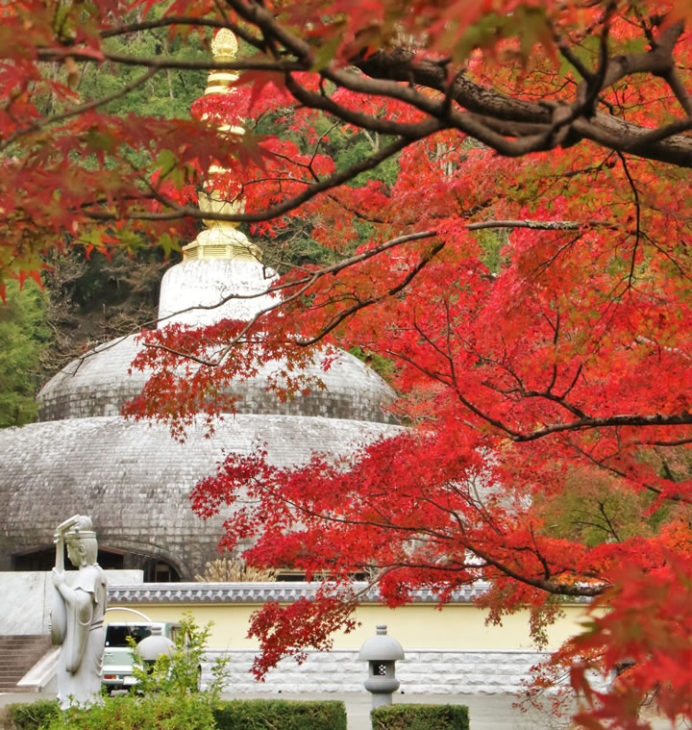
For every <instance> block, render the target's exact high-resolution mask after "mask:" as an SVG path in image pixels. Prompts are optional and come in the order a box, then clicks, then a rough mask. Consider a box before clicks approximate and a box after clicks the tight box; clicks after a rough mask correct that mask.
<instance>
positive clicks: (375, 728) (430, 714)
mask: <svg viewBox="0 0 692 730" xmlns="http://www.w3.org/2000/svg"><path fill="white" fill-rule="evenodd" d="M371 717H372V730H430V729H431V728H435V730H469V708H468V707H466V706H465V705H406V704H401V705H384V706H383V707H378V708H377V709H375V710H373V711H372V713H371Z"/></svg>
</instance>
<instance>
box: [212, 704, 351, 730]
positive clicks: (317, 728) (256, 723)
mask: <svg viewBox="0 0 692 730" xmlns="http://www.w3.org/2000/svg"><path fill="white" fill-rule="evenodd" d="M214 718H215V719H216V726H217V728H218V729H219V730H269V729H270V728H281V730H346V708H345V706H344V703H343V702H337V701H329V702H293V701H290V700H234V701H233V702H224V703H222V704H221V706H220V707H218V708H217V709H215V710H214Z"/></svg>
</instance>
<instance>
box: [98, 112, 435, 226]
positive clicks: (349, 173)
mask: <svg viewBox="0 0 692 730" xmlns="http://www.w3.org/2000/svg"><path fill="white" fill-rule="evenodd" d="M436 127H437V122H434V121H433V122H431V123H430V124H429V125H427V126H426V125H423V126H422V132H421V135H422V136H421V137H405V138H404V137H402V138H401V139H398V140H395V141H394V142H392V143H391V144H389V145H387V147H384V148H383V149H382V150H380V151H379V152H376V153H374V154H372V155H370V156H369V157H366V158H365V159H364V160H362V161H361V162H356V163H354V164H352V165H350V166H349V167H348V168H346V169H345V170H343V171H341V172H337V173H334V174H333V175H330V176H329V177H326V178H324V179H323V180H322V181H320V182H317V183H314V184H313V185H310V186H308V187H307V188H306V190H305V191H304V192H302V193H298V194H297V195H294V196H293V197H291V198H288V199H287V200H285V201H284V202H283V203H278V204H277V205H275V206H273V207H271V208H267V209H266V210H264V211H263V212H260V213H237V214H234V213H229V214H221V213H212V212H202V211H201V210H200V209H199V208H197V207H193V206H189V205H177V204H175V203H174V202H173V201H170V202H169V203H168V206H169V207H171V208H173V210H172V211H171V212H168V213H150V212H146V211H141V212H130V213H129V214H128V215H129V217H130V218H131V219H133V220H150V221H155V220H158V221H162V220H176V219H178V218H182V217H187V218H199V219H202V218H203V219H207V220H218V221H229V222H244V223H258V222H260V221H266V220H271V219H272V218H277V217H279V216H281V215H283V214H284V213H288V212H290V211H291V210H294V209H295V208H298V207H300V206H301V205H302V204H303V203H305V202H307V201H308V200H310V199H312V198H314V197H315V196H316V195H319V194H320V193H322V192H325V191H327V190H330V189H331V188H335V187H338V186H339V185H342V184H344V183H346V182H348V181H349V180H351V179H353V178H354V177H357V176H358V175H359V174H360V173H362V172H366V171H368V170H372V169H373V168H375V167H377V166H378V165H380V164H381V163H382V162H384V161H385V160H387V159H388V158H389V157H391V156H393V155H395V154H396V153H397V152H400V151H401V150H402V149H404V148H406V147H408V146H409V145H410V144H413V143H414V142H416V141H418V140H419V139H422V138H424V137H427V136H429V135H430V134H432V133H433V132H434V131H436ZM84 212H85V215H87V216H88V217H89V218H92V219H94V220H99V221H104V222H108V221H114V220H118V219H119V216H118V214H117V213H114V212H109V211H101V210H91V209H89V208H88V207H85V209H84Z"/></svg>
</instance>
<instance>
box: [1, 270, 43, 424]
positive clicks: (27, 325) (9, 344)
mask: <svg viewBox="0 0 692 730" xmlns="http://www.w3.org/2000/svg"><path fill="white" fill-rule="evenodd" d="M45 312H46V295H45V293H44V292H42V291H41V290H40V289H39V287H38V286H37V285H36V284H35V283H34V282H33V281H27V282H25V284H24V286H23V287H21V288H20V286H19V284H18V282H16V281H10V282H8V285H7V304H6V306H4V307H0V428H5V427H7V426H22V425H24V424H25V423H30V422H31V421H33V420H34V418H35V417H36V413H37V409H38V408H37V404H36V401H35V400H34V394H35V392H36V389H37V387H38V385H39V382H40V370H41V354H42V352H43V350H44V348H45V347H46V343H47V342H48V340H49V337H50V330H49V328H48V326H47V324H46V320H45Z"/></svg>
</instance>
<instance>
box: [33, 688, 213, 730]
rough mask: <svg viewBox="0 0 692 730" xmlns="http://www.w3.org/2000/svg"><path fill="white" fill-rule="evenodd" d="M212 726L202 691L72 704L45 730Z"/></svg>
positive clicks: (200, 729) (194, 729) (174, 729)
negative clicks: (76, 705) (86, 706)
mask: <svg viewBox="0 0 692 730" xmlns="http://www.w3.org/2000/svg"><path fill="white" fill-rule="evenodd" d="M213 727H215V724H214V716H213V714H212V709H211V706H210V704H209V701H208V699H207V698H206V697H205V696H204V695H203V694H192V693H190V694H176V695H170V694H158V695H151V696H148V697H138V696H136V695H124V696H119V697H109V698H107V699H106V700H105V701H104V703H103V704H101V705H92V706H91V707H89V708H84V709H83V708H77V707H71V708H70V709H68V710H65V712H61V713H60V714H59V715H57V716H56V717H55V718H53V720H52V722H51V723H50V725H48V728H47V730H105V729H106V728H107V729H108V730H155V729H158V728H166V730H209V728H213Z"/></svg>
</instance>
